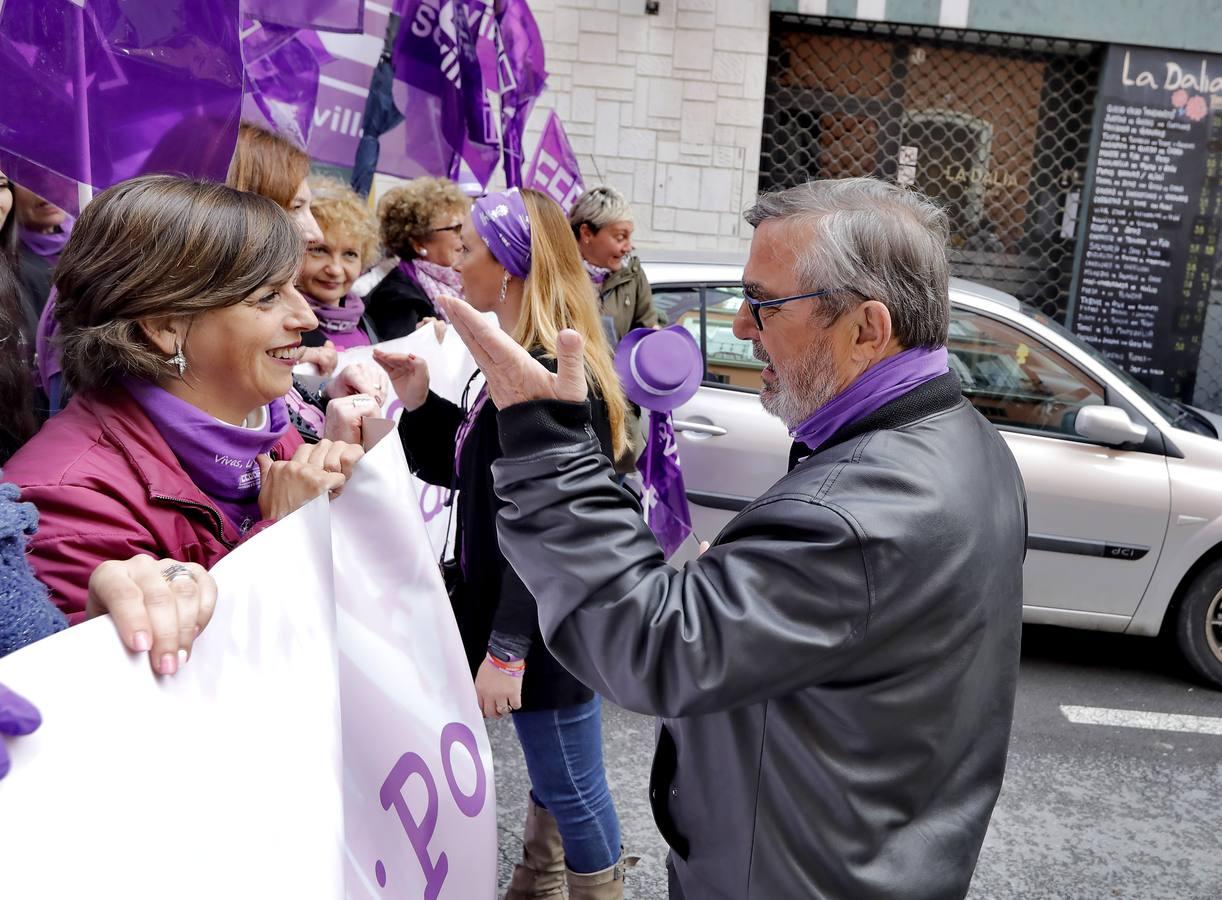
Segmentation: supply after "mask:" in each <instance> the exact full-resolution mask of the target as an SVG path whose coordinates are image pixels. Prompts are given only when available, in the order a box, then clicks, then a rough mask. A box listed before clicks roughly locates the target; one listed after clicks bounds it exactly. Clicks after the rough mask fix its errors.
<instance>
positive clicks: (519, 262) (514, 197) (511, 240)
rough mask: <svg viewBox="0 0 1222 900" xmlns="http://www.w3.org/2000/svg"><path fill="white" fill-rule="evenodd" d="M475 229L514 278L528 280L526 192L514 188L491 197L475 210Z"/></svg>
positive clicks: (528, 250) (528, 230)
mask: <svg viewBox="0 0 1222 900" xmlns="http://www.w3.org/2000/svg"><path fill="white" fill-rule="evenodd" d="M471 215H472V217H473V221H474V222H475V230H476V231H477V232H479V236H480V237H481V238H483V240H484V243H485V244H487V245H488V249H489V250H491V251H492V255H493V256H495V257H496V261H497V262H499V263H500V264H501V265H502V266H504V267H505V271H507V272H508V273H509V274H510V275H514V276H516V277H518V278H522V279H525V278H526V276H527V275H528V274H529V273H530V216H529V215H527V214H526V204H525V203H524V202H522V192H521V191H519V190H518V189H517V188H510V189H509V190H507V191H503V192H502V193H499V194H487V195H486V196H483V197H480V198H479V199H478V200H476V201H475V204H474V205H473V206H472V207H471Z"/></svg>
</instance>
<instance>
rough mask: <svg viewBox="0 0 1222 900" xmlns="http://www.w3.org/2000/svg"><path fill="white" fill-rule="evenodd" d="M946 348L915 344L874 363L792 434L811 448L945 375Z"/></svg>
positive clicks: (817, 447) (794, 429)
mask: <svg viewBox="0 0 1222 900" xmlns="http://www.w3.org/2000/svg"><path fill="white" fill-rule="evenodd" d="M946 360H947V354H946V348H945V347H938V348H937V349H934V350H931V349H929V348H928V347H913V348H911V349H909V350H904V351H903V352H902V353H897V354H896V355H895V356H892V357H890V358H888V359H885V360H883V361H882V362H880V363H879V364H878V365H876V366H872V367H870V368H869V369H866V371H865V372H864V373H863V374H862V375H861V377H860V378H858V379H857V380H856V381H854V382H853V383H852V384H850V385H849V386H848V387H847V388H845V389H844V390H843V391H841V392H840V393H839V394H837V395H836V396H835V397H833V398H832V399H831V400H829V401H828V402H827V403H825V404H823V405H822V406H821V407H819V408H818V409H817V410H815V411H814V412H813V413H811V415H810V418H808V419H807V420H806V421H805V422H802V423H801V424H799V425H798V426H797V427H796V428H793V429H791V430H790V432H789V435H790V437H792V438H793V439H794V440H795V441H800V442H801V443H803V444H805V445H806V446H807V447H809V448H810V449H811V450H818V449H819V447H820V446H822V445H823V443H824V441H826V440H827V439H828V438H830V437H831V436H832V435H834V434H835V433H836V432H837V431H839V430H840V429H841V428H843V427H844V426H845V425H848V424H850V423H852V422H856V421H857V420H858V419H861V418H864V417H865V416H868V415H869V414H870V413H872V412H874V411H875V410H877V409H880V408H882V407H883V406H886V405H887V404H888V403H890V402H891V401H892V400H894V399H896V398H897V397H902V396H903V395H904V394H907V393H908V392H909V391H911V390H912V389H913V388H916V387H919V386H920V385H922V384H924V383H925V382H927V381H932V380H933V379H934V378H937V377H938V376H939V375H945V374H946V372H947V371H948V370H947V365H946Z"/></svg>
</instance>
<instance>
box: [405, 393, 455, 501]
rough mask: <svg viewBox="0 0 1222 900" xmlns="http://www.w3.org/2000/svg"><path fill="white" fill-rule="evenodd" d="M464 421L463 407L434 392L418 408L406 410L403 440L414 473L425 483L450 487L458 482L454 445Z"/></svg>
mask: <svg viewBox="0 0 1222 900" xmlns="http://www.w3.org/2000/svg"><path fill="white" fill-rule="evenodd" d="M462 420H463V411H462V408H461V407H460V406H458V405H457V404H455V403H451V402H450V401H449V400H446V399H445V398H444V397H441V396H438V395H437V394H434V393H433V392H432V391H429V396H428V399H426V400H425V401H424V403H422V404H421V405H420V407H419V408H418V409H415V410H412V411H411V412H408V411H407V410H404V411H403V415H402V416H401V417H400V419H399V440H400V441H401V442H402V443H403V451H404V452H405V453H406V454H407V462H408V464H409V465H410V466H411V467H412V471H413V472H415V473H416V475H418V476H419V477H420V478H421V479H422V480H424V481H427V482H428V483H429V484H435V485H438V486H440V487H446V488H448V487H450V486H451V485H452V484H453V483H454V445H455V442H456V440H457V438H458V428H459V426H460V425H462Z"/></svg>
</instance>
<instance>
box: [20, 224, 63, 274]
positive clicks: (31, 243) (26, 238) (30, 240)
mask: <svg viewBox="0 0 1222 900" xmlns="http://www.w3.org/2000/svg"><path fill="white" fill-rule="evenodd" d="M75 224H76V219H74V218H72V216H68V217H67V218H65V219H64V221H63V222H62V223H61V224H60V226H59V230H58V231H52V232H51V233H50V234H43V233H42V232H39V231H31V230H30V229H28V228H22V229H21V230H20V232H19V237H20V238H21V243H23V244H25V246H26V249H28V250H29V251H30V252H31V253H34V254H36V255H37V256H41V257H42V258H43V259H45V260H46V261H47V262H48V263H50V264H51V265H55V264H56V263H58V262H59V255H60V253H62V252H63V250H64V245H65V244H67V243H68V238H69V237H70V236H71V234H72V226H73V225H75Z"/></svg>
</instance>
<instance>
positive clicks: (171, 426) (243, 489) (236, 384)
mask: <svg viewBox="0 0 1222 900" xmlns="http://www.w3.org/2000/svg"><path fill="white" fill-rule="evenodd" d="M301 256H302V239H301V236H300V234H299V233H298V231H297V229H296V228H295V227H294V226H293V223H292V221H291V220H290V218H289V216H288V215H287V214H286V213H285V212H284V210H282V209H281V208H280V207H279V206H277V205H276V204H275V203H274V202H273V201H271V200H268V199H266V198H264V197H259V196H257V195H254V194H249V193H245V192H241V191H237V190H234V189H232V188H229V187H226V186H224V185H218V184H207V183H202V182H193V181H189V180H185V179H181V178H174V177H170V176H146V177H143V178H136V179H133V180H131V181H127V182H124V183H122V184H119V185H116V186H115V187H113V188H110V189H109V190H107V191H104V192H103V193H101V194H99V195H98V197H97V198H96V199H95V200H94V201H93V202H92V203H91V204H90V205H89V207H88V208H87V209H86V210H85V212H84V213H83V214H82V215H81V217H80V219H79V221H78V222H77V225H76V228H75V230H74V232H73V235H72V238H71V239H70V240H69V242H68V245H67V247H66V248H65V250H64V253H63V256H62V257H61V259H60V262H59V265H58V267H57V269H56V275H55V286H56V288H57V289H58V292H59V301H58V306H57V309H56V316H57V318H58V321H59V329H60V331H59V342H60V348H61V352H62V363H63V370H64V377H65V380H66V382H67V384H68V386H69V387H70V389H71V390H72V392H73V394H74V397H73V400H72V402H71V403H70V404H69V405H68V407H67V408H66V409H65V410H64V411H63V412H62V413H61V414H59V415H58V416H56V417H55V418H54V419H52V420H51V421H50V422H48V423H47V424H46V425H45V426H44V427H43V429H42V431H40V432H39V433H38V435H37V436H35V437H34V439H33V440H31V441H30V442H29V443H28V444H26V446H25V447H24V448H23V449H22V450H21V451H19V452H18V453H17V454H16V455H15V456H14V457H13V458H12V459H11V460H10V461H9V463H8V465H7V466H6V467H5V473H4V474H5V477H6V478H7V479H8V480H10V481H12V482H14V483H16V484H18V485H19V486H20V487H21V489H22V495H23V499H25V500H27V501H31V502H33V503H34V504H35V505H36V506H37V507H38V510H39V514H40V519H41V522H40V526H39V529H38V533H37V534H36V535H35V536H34V538H33V539H32V541H31V548H30V562H31V564H32V565H33V567H34V570H35V572H36V574H37V575H38V578H39V580H41V581H42V582H43V583H44V584H46V585H47V587H48V588H50V591H51V599H52V601H53V602H54V603H55V604H56V605H57V606H58V607H59V608H60V609H61V610H63V611H64V612H65V613H66V614H67V615H68V618H69V621H70V622H76V621H79V620H80V619H81V618H83V617H84V614H85V609H86V600H87V597H88V582H89V576H90V574H91V573H92V572H93V570H94V568H96V567H97V565H98V564H99V563H100V562H102V561H104V560H110V559H126V558H128V557H131V556H133V555H136V554H140V553H143V554H149V555H151V556H154V557H158V558H166V557H171V558H174V559H179V560H184V561H190V562H195V563H199V564H201V565H202V566H204V567H205V568H207V567H210V566H212V565H213V564H214V563H215V562H216V561H217V560H219V559H220V558H221V557H222V556H224V555H225V554H226V553H228V552H229V551H230V550H232V549H233V548H234V547H235V546H237V544H238V543H239V542H241V541H242V540H243V539H244V538H245V537H247V536H249V535H250V534H253V533H254V532H256V531H258V530H259V529H261V528H263V527H265V526H266V525H267V524H269V523H270V522H272V521H274V520H276V519H279V518H282V517H283V516H285V515H288V514H289V513H290V512H292V511H293V510H295V509H297V508H298V507H300V506H302V505H303V504H305V503H306V502H308V501H309V500H311V499H312V498H314V497H316V496H318V495H319V494H321V493H323V492H324V491H332V492H334V491H336V490H338V489H339V488H340V487H342V485H343V483H344V481H345V477H346V475H347V474H348V473H349V472H350V470H351V466H352V464H353V463H354V462H355V461H356V460H357V459H358V458H359V457H360V455H361V450H360V448H359V447H354V446H351V445H347V444H340V443H332V442H329V441H323V442H322V443H320V444H317V445H313V446H302V444H301V440H300V438H299V437H298V436H297V433H296V432H295V431H294V430H293V429H292V428H290V427H289V424H288V418H287V414H286V412H285V408H284V401H283V400H282V399H281V398H283V397H284V395H285V394H286V393H288V391H289V388H290V387H291V385H292V370H293V364H294V362H295V361H296V360H297V359H298V358H299V356H300V353H301V335H302V333H303V332H306V331H309V330H311V329H313V328H315V327H317V324H318V322H317V319H316V318H315V316H314V314H313V313H312V312H311V311H310V308H309V306H308V305H307V304H306V301H305V300H304V299H303V298H302V296H301V295H300V294H299V293H298V292H297V290H296V289H295V288H294V287H293V277H294V275H295V273H296V271H297V267H298V265H299V263H300V261H301Z"/></svg>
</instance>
